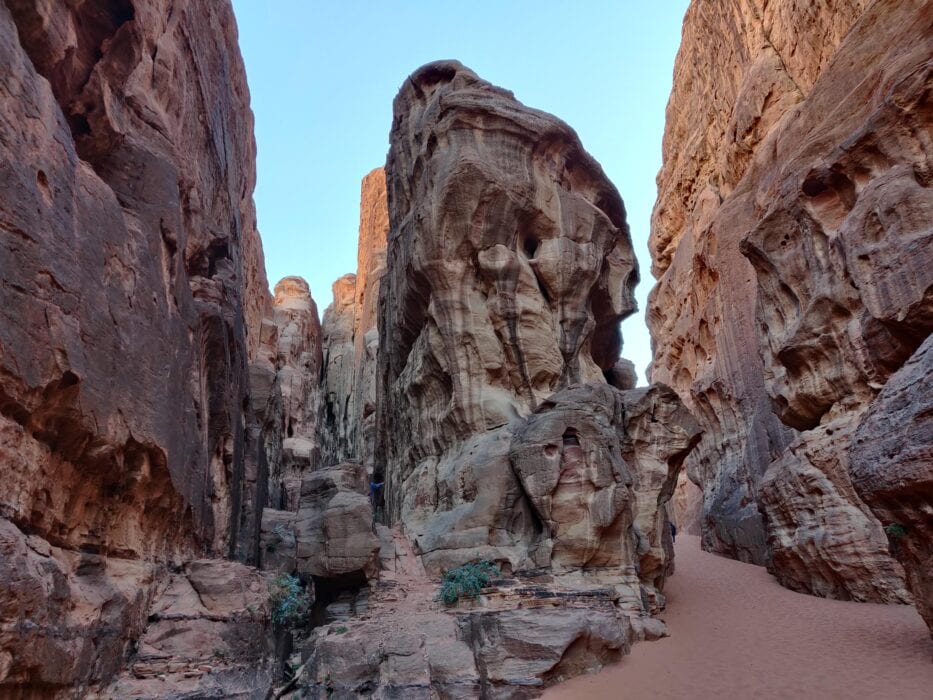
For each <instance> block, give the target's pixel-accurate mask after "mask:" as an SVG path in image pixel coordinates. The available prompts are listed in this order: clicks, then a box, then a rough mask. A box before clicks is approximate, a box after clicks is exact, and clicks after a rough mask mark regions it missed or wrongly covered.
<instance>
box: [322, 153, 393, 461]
mask: <svg viewBox="0 0 933 700" xmlns="http://www.w3.org/2000/svg"><path fill="white" fill-rule="evenodd" d="M388 233H389V210H388V206H387V204H386V182H385V171H384V170H383V169H382V168H376V169H375V170H373V171H372V172H371V173H369V174H368V175H367V176H366V177H365V178H363V183H362V186H361V188H360V229H359V245H358V248H357V271H356V274H355V275H345V276H344V277H341V278H340V279H339V280H337V281H336V282H335V283H334V303H333V306H330V307H328V309H327V312H326V313H325V315H324V334H325V345H326V347H327V364H326V368H325V373H324V406H323V418H322V420H323V421H324V423H323V426H324V427H323V436H322V437H323V439H324V440H325V444H324V459H325V462H326V463H328V464H334V463H336V462H339V461H342V460H345V459H355V460H359V461H360V462H362V464H364V465H365V466H366V468H367V470H368V471H370V472H372V468H373V449H374V446H375V438H376V412H375V406H376V352H377V349H378V347H379V334H378V333H379V332H378V329H377V323H376V313H377V309H378V302H379V284H380V281H381V279H382V276H383V274H385V257H386V238H387V236H388Z"/></svg>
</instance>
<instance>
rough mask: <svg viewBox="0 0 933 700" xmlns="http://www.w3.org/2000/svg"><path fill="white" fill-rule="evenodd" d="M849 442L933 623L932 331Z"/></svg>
mask: <svg viewBox="0 0 933 700" xmlns="http://www.w3.org/2000/svg"><path fill="white" fill-rule="evenodd" d="M849 444H850V448H849V473H850V474H851V475H852V482H853V484H854V485H855V488H856V490H857V491H858V492H859V495H861V497H862V498H863V499H865V502H866V503H867V504H868V505H869V506H870V507H871V509H872V510H873V511H874V513H875V514H876V515H877V516H878V517H879V518H880V519H881V522H883V523H885V525H886V526H887V527H886V530H887V532H888V539H889V540H890V543H891V552H892V554H894V556H895V557H896V558H897V559H898V561H900V562H901V564H903V565H904V569H905V570H906V571H907V584H908V586H909V587H910V590H911V592H912V593H913V594H914V601H915V603H916V605H917V609H918V610H919V611H920V614H921V615H922V616H923V619H924V620H926V623H927V625H928V626H929V627H930V629H931V630H933V518H931V516H930V504H931V503H933V336H930V337H928V338H927V339H926V341H925V342H924V343H923V345H921V346H920V347H919V348H918V349H917V352H915V353H914V354H913V356H912V357H911V358H910V359H909V360H908V361H907V362H905V363H904V365H903V366H902V367H901V368H900V369H899V370H898V371H897V372H895V373H894V375H892V376H891V378H890V379H889V380H888V382H887V384H885V387H884V389H883V390H882V392H881V393H880V394H879V396H878V398H877V399H876V400H875V401H874V403H872V405H871V408H870V409H869V410H868V412H867V413H866V414H865V416H864V417H863V418H862V420H861V422H860V423H859V425H858V428H857V429H856V431H855V438H854V440H851V441H850V443H849Z"/></svg>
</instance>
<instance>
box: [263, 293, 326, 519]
mask: <svg viewBox="0 0 933 700" xmlns="http://www.w3.org/2000/svg"><path fill="white" fill-rule="evenodd" d="M261 335H262V338H261V343H260V351H259V353H258V356H257V358H256V359H255V360H254V361H253V363H252V364H251V365H250V378H251V388H252V400H253V410H254V411H255V413H256V417H257V424H259V425H260V426H261V427H262V437H263V439H264V442H263V447H264V450H263V457H264V458H265V460H266V464H267V466H266V469H265V472H266V483H265V484H264V486H265V489H266V498H265V499H264V503H268V504H269V505H271V506H273V507H276V508H280V509H285V510H294V509H296V508H297V507H298V499H299V490H300V485H301V478H302V475H303V474H304V473H305V472H307V471H309V470H311V469H313V468H315V467H317V466H318V465H319V464H320V454H321V446H320V442H321V435H320V432H319V431H318V426H319V420H320V417H319V413H320V403H321V387H320V376H321V366H322V364H323V357H322V345H321V343H322V332H321V323H320V321H319V320H318V315H317V304H315V303H314V299H312V298H311V291H310V289H309V288H308V283H307V282H305V281H304V280H303V279H302V278H301V277H285V278H284V279H282V280H280V281H279V283H278V284H276V285H275V298H274V300H273V303H272V309H271V314H270V315H269V316H267V317H266V318H264V319H263V321H262V326H261Z"/></svg>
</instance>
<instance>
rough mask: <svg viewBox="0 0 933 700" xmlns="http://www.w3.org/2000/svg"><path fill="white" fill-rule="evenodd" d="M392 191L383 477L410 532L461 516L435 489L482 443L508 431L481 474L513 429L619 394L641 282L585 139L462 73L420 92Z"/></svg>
mask: <svg viewBox="0 0 933 700" xmlns="http://www.w3.org/2000/svg"><path fill="white" fill-rule="evenodd" d="M442 104H443V109H442V108H441V105H442ZM475 114H479V115H482V122H475V121H474V120H473V116H472V115H475ZM479 134H482V135H483V136H482V138H481V139H480V138H479V137H478V135H479ZM386 178H387V186H388V201H389V220H390V224H391V234H390V236H389V248H388V257H387V270H386V275H385V277H384V278H383V280H382V288H381V294H380V315H379V360H378V362H379V377H378V392H379V407H378V410H379V421H380V427H379V439H380V441H381V442H380V443H379V449H378V452H379V453H380V455H379V456H380V458H381V459H383V460H384V463H383V464H379V465H377V471H379V472H385V474H386V479H387V485H386V496H387V500H388V511H389V514H390V517H391V518H392V519H393V520H401V521H403V522H406V523H407V522H414V521H415V520H419V519H424V518H427V517H431V516H432V514H433V512H434V511H435V510H443V511H445V512H450V507H449V506H445V505H443V504H440V507H438V504H437V496H436V495H434V493H435V492H436V491H435V484H436V483H437V482H438V481H440V480H441V479H442V476H441V474H442V471H443V470H444V469H449V468H450V466H449V465H450V464H451V462H450V460H451V459H453V457H452V455H453V451H455V450H458V449H460V448H461V447H463V446H464V445H465V444H466V442H467V441H469V440H471V439H472V436H476V435H482V434H484V433H487V432H489V433H490V436H491V435H492V431H496V430H499V431H500V433H501V440H500V442H501V445H502V446H501V448H500V447H496V446H495V444H494V443H495V440H492V439H491V438H490V440H488V441H486V442H487V445H484V446H483V448H482V449H483V451H484V452H488V453H489V454H488V456H486V455H484V456H482V457H481V458H480V459H481V460H482V461H485V462H487V463H488V462H489V460H496V459H498V460H501V459H502V456H503V455H504V453H505V450H506V449H507V448H506V447H505V445H507V443H508V441H509V439H510V437H509V435H508V434H506V433H507V431H508V428H507V427H505V426H507V424H508V423H509V422H510V421H511V420H513V419H515V418H517V417H520V416H524V415H527V414H528V413H529V412H530V411H531V410H533V409H534V408H535V407H536V406H537V405H538V404H539V403H540V402H541V401H543V400H544V399H546V398H547V397H548V396H549V395H550V394H551V393H553V392H554V391H555V390H556V389H558V388H559V387H561V386H566V385H568V384H570V383H573V382H579V381H588V380H595V381H600V382H604V381H605V379H604V377H603V371H604V370H609V369H611V368H612V366H613V364H614V363H615V361H616V359H617V358H618V355H619V349H620V344H621V337H620V334H619V329H618V323H619V321H620V320H621V319H622V318H623V317H624V316H626V315H628V314H629V313H631V312H632V311H633V310H634V299H633V296H632V288H633V286H634V284H635V282H636V281H637V271H636V264H635V259H634V255H633V253H632V249H631V242H630V239H629V236H628V231H627V228H626V224H625V210H624V208H623V205H622V201H621V199H620V198H619V195H618V193H617V192H616V191H615V189H614V188H613V187H612V185H611V184H610V183H609V182H608V180H606V178H605V176H604V175H603V173H602V170H601V168H600V167H599V166H598V165H597V164H596V162H595V161H593V159H592V158H591V157H590V156H589V155H588V154H587V153H586V152H585V151H584V150H583V148H582V146H581V145H580V143H579V140H578V139H577V137H576V135H575V134H574V133H573V131H572V130H571V129H570V128H569V127H568V126H567V125H565V124H563V123H562V122H560V121H559V120H557V119H555V118H554V117H551V116H550V115H546V114H544V113H541V112H537V111H535V110H531V109H528V108H526V107H524V106H522V105H520V104H519V103H518V102H517V101H515V100H514V98H513V97H512V96H511V94H510V93H508V92H506V91H504V90H501V89H499V88H495V87H493V86H491V85H489V84H488V83H486V82H484V81H482V80H480V79H479V78H478V77H476V75H474V74H473V73H472V72H470V71H469V70H467V69H465V68H464V67H463V66H461V65H460V64H457V63H454V62H450V63H437V64H430V65H429V66H426V67H425V68H423V69H421V70H420V71H418V72H417V73H415V74H414V75H413V76H412V77H411V79H410V80H409V81H407V82H406V83H405V86H404V87H403V88H402V90H401V91H400V93H399V95H398V97H397V98H396V100H395V119H394V122H393V128H392V132H391V135H390V151H389V157H388V161H387V165H386ZM476 447H477V449H478V448H479V446H476ZM476 461H480V460H479V459H478V460H476ZM491 469H493V470H494V471H495V472H497V473H499V474H501V473H502V470H501V469H495V468H492V467H491ZM454 471H456V470H454ZM494 478H497V479H501V478H504V477H494ZM458 490H459V489H458ZM426 491H430V492H431V493H427V492H426ZM497 491H498V492H499V493H502V490H501V487H498V488H497ZM470 500H472V499H470ZM504 505H505V503H502V504H497V505H495V506H493V510H494V511H496V512H497V513H500V514H501V513H504V512H505V511H503V509H502V507H501V506H504ZM521 508H522V507H521V505H520V504H519V510H521ZM486 524H488V523H485V524H484V526H485V525H486ZM531 528H533V524H532V523H531V521H530V520H524V521H523V522H521V523H519V522H516V523H515V524H514V525H513V526H511V532H516V533H517V532H521V531H525V530H529V529H531ZM505 532H510V528H508V527H507V528H506V530H505ZM510 537H511V535H509V536H508V537H507V539H509V538H510ZM485 544H488V545H490V546H497V545H494V544H492V543H491V542H489V541H488V540H487V541H486V542H485ZM502 544H503V545H504V546H508V545H507V543H506V542H503V543H502Z"/></svg>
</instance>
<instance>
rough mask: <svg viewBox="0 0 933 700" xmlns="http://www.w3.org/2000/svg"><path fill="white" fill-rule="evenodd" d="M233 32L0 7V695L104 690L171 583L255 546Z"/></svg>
mask: <svg viewBox="0 0 933 700" xmlns="http://www.w3.org/2000/svg"><path fill="white" fill-rule="evenodd" d="M234 28H235V23H234V19H233V15H232V11H231V8H230V6H229V4H228V3H226V2H213V1H207V0H191V1H190V2H187V3H185V4H184V6H183V7H179V6H177V3H171V2H168V0H165V1H162V0H135V1H133V2H130V1H129V0H118V1H114V2H76V3H57V2H55V3H33V2H24V1H20V0H10V1H9V2H6V3H3V4H2V5H0V65H2V66H3V76H4V77H3V81H2V83H0V239H2V245H0V270H2V275H0V477H2V480H3V484H4V488H3V491H2V495H0V528H2V531H3V533H4V535H3V548H4V552H5V556H3V557H0V579H2V580H3V581H5V582H6V584H5V585H4V595H3V596H2V597H3V602H2V613H0V630H2V632H0V638H2V641H0V659H2V660H3V663H0V695H6V694H7V693H13V694H16V693H25V694H29V693H36V694H40V695H42V696H54V695H56V694H73V695H80V694H81V693H83V692H85V691H87V689H89V688H91V687H93V686H94V685H95V684H98V683H101V682H104V681H106V680H107V679H108V678H109V677H110V676H111V675H112V674H113V672H114V671H115V670H116V669H117V668H118V667H119V665H120V662H121V660H122V657H123V653H124V651H125V650H126V649H127V648H128V645H129V643H130V641H131V640H132V639H134V638H136V637H138V635H139V634H140V633H141V631H142V629H143V625H144V622H145V619H146V607H147V603H148V602H149V600H150V599H151V597H152V595H154V591H155V590H156V588H157V587H158V585H160V583H161V582H162V581H163V580H164V577H165V575H166V567H167V566H168V565H169V564H172V563H173V562H174V563H180V562H181V561H184V560H189V559H192V558H194V557H196V556H202V555H204V554H210V555H214V556H233V555H239V556H247V555H248V552H249V550H250V548H251V547H252V542H253V541H254V540H255V539H256V536H257V535H258V514H259V512H258V510H257V508H256V501H257V496H256V494H255V493H253V492H252V490H253V489H254V488H255V485H256V484H258V483H260V481H261V480H260V478H259V471H260V470H261V460H260V449H259V444H258V443H257V441H256V432H255V431H251V430H250V429H249V427H250V425H251V424H252V423H253V416H252V415H251V412H250V411H249V400H248V399H249V396H250V387H249V376H248V372H247V363H248V361H249V359H250V358H251V357H252V356H254V355H255V353H256V352H258V344H259V339H258V333H256V332H254V331H256V330H257V329H258V327H259V318H260V317H261V316H262V315H263V314H265V313H266V311H267V309H268V306H269V302H270V299H269V293H268V290H267V288H266V280H265V273H264V270H263V262H262V251H261V245H260V242H259V239H258V235H257V233H256V230H255V225H256V224H255V212H254V209H253V202H252V190H253V184H254V179H255V173H254V161H255V158H254V156H255V148H254V143H253V137H252V115H251V112H250V110H249V96H248V90H247V86H246V79H245V75H244V71H243V65H242V61H241V59H240V55H239V51H238V48H237V45H236V33H235V29H234ZM6 554H8V556H7V555H6ZM7 591H17V593H16V595H14V596H7V595H6V592H7Z"/></svg>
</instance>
